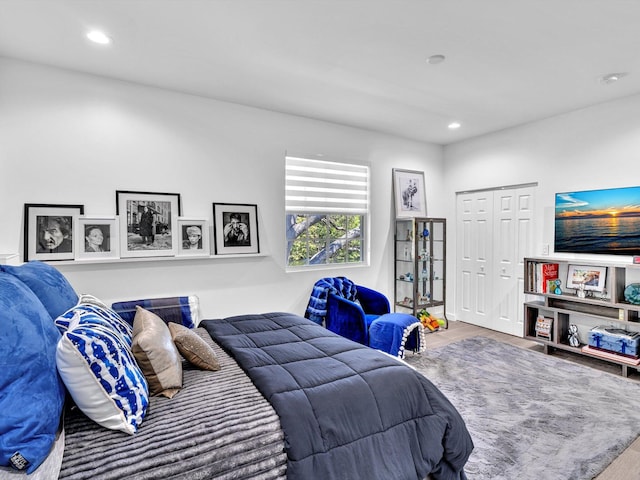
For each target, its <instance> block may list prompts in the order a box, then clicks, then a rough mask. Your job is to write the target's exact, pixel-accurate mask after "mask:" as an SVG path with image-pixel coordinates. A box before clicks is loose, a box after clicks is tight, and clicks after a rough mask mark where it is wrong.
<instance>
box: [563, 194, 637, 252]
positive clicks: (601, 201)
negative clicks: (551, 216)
mask: <svg viewBox="0 0 640 480" xmlns="http://www.w3.org/2000/svg"><path fill="white" fill-rule="evenodd" d="M555 206H556V214H555V236H554V250H555V252H556V253H560V252H566V253H592V254H605V255H640V187H624V188H609V189H604V190H586V191H582V192H564V193H556V205H555Z"/></svg>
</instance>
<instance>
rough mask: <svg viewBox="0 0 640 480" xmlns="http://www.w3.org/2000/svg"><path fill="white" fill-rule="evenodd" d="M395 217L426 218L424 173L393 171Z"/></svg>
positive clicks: (397, 169) (396, 169) (395, 169)
mask: <svg viewBox="0 0 640 480" xmlns="http://www.w3.org/2000/svg"><path fill="white" fill-rule="evenodd" d="M393 191H394V197H395V205H396V217H397V218H402V217H426V216H427V195H426V191H425V186H424V172H419V171H416V170H401V169H399V168H394V169H393Z"/></svg>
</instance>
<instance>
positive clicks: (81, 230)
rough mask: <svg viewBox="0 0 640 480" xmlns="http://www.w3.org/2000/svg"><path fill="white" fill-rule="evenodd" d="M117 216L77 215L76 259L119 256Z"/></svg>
mask: <svg viewBox="0 0 640 480" xmlns="http://www.w3.org/2000/svg"><path fill="white" fill-rule="evenodd" d="M118 227H119V225H118V217H87V216H81V217H78V224H77V228H76V236H75V239H76V246H77V248H76V260H89V259H100V258H120V237H119V235H118V230H119V228H118Z"/></svg>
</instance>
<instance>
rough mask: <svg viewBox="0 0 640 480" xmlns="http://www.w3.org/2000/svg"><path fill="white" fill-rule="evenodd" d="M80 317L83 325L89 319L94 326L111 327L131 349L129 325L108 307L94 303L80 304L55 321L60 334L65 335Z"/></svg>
mask: <svg viewBox="0 0 640 480" xmlns="http://www.w3.org/2000/svg"><path fill="white" fill-rule="evenodd" d="M76 314H78V315H79V321H80V323H83V321H84V319H85V318H86V319H88V321H90V322H91V323H93V324H100V325H104V326H106V327H110V328H111V329H113V330H115V331H116V332H118V333H120V334H121V335H122V336H123V337H124V340H125V341H126V342H127V345H128V346H129V348H131V344H132V339H133V328H132V327H131V325H129V323H127V322H125V321H124V320H123V319H122V317H120V315H118V314H117V313H116V312H114V311H113V310H111V309H110V308H108V307H101V306H99V305H97V304H93V303H79V304H78V305H76V306H75V307H73V308H70V309H69V310H67V311H66V312H65V313H63V314H62V315H60V316H59V317H58V318H56V320H55V324H56V327H58V330H60V333H64V332H66V331H67V329H68V328H69V323H70V322H71V321H72V319H73V318H74V317H75V316H76Z"/></svg>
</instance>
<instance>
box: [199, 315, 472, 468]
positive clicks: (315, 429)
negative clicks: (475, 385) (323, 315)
mask: <svg viewBox="0 0 640 480" xmlns="http://www.w3.org/2000/svg"><path fill="white" fill-rule="evenodd" d="M201 325H202V326H204V327H205V328H206V329H207V330H208V331H209V333H210V334H211V336H212V337H213V338H215V339H216V341H217V342H218V343H220V344H221V345H222V346H223V347H224V348H225V349H227V350H228V351H229V352H230V353H231V354H232V355H233V356H234V358H235V359H236V360H237V361H238V363H239V364H240V365H241V366H242V368H244V369H245V370H246V371H247V373H248V374H249V376H250V377H251V379H252V380H253V382H254V383H255V384H256V385H257V386H258V388H259V389H260V391H261V392H262V393H263V394H264V396H265V397H266V398H267V399H268V400H269V401H270V402H271V404H272V405H273V406H274V408H275V410H276V412H277V413H278V415H279V416H280V421H281V424H282V428H283V430H284V433H285V438H286V449H287V454H288V459H289V460H288V466H287V478H288V479H289V480H310V479H323V480H329V479H344V480H356V479H367V480H376V479H377V480H391V479H393V480H409V479H424V478H425V477H426V476H427V475H428V474H431V476H432V477H433V478H435V479H452V480H453V479H464V478H465V475H464V473H463V467H464V464H465V462H466V461H467V459H468V457H469V455H470V453H471V450H472V448H473V444H472V441H471V438H470V436H469V433H468V432H467V429H466V426H465V424H464V422H463V420H462V418H461V417H460V415H459V414H458V412H457V411H456V409H455V408H454V407H453V406H452V405H451V403H450V402H449V401H448V400H447V399H446V398H445V396H444V395H443V394H442V393H441V392H440V391H439V390H438V389H437V388H436V387H435V386H434V385H433V384H432V383H431V382H429V381H428V380H427V379H426V378H425V377H423V376H422V375H420V374H419V373H418V372H416V371H415V370H413V369H412V368H411V367H409V366H407V365H406V364H404V363H402V362H400V361H398V360H396V359H394V358H391V357H390V356H387V355H385V354H383V353H380V352H378V351H376V350H373V349H370V348H368V347H364V346H362V345H360V344H357V343H355V342H351V341H350V340H347V339H345V338H342V337H340V336H338V335H335V334H333V333H332V332H329V331H328V330H326V329H325V328H323V327H321V326H319V325H317V324H315V323H313V322H311V321H309V320H306V319H304V318H302V317H299V316H297V315H293V314H287V313H271V314H264V315H243V316H238V317H231V318H226V319H222V320H208V321H204V322H202V324H201Z"/></svg>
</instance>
